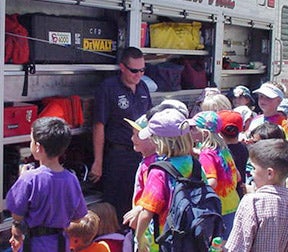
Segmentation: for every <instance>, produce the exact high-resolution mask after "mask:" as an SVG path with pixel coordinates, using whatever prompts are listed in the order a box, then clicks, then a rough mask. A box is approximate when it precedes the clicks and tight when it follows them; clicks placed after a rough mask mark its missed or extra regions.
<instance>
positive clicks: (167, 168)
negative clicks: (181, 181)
mask: <svg viewBox="0 0 288 252" xmlns="http://www.w3.org/2000/svg"><path fill="white" fill-rule="evenodd" d="M159 167H160V169H162V170H164V171H166V172H168V173H169V174H170V175H171V176H172V177H173V178H175V179H178V178H181V177H183V176H182V174H181V173H180V172H179V171H178V170H177V169H176V168H175V167H174V165H172V164H171V163H170V162H168V161H164V160H162V161H156V162H154V163H152V164H150V166H149V170H148V173H149V172H150V170H151V169H153V168H156V169H159Z"/></svg>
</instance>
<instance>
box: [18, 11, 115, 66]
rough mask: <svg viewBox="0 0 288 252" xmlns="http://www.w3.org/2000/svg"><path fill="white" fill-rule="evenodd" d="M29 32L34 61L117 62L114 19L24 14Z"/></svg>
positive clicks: (23, 22) (22, 20)
mask: <svg viewBox="0 0 288 252" xmlns="http://www.w3.org/2000/svg"><path fill="white" fill-rule="evenodd" d="M20 22H21V24H23V25H24V26H25V27H26V28H27V30H28V32H29V45H30V61H31V62H34V63H80V64H81V63H90V64H97V63H100V64H113V63H116V53H117V38H118V27H117V25H116V24H115V23H114V22H111V21H105V20H98V19H91V18H86V17H74V16H73V17H72V16H56V15H46V14H41V13H34V14H25V15H21V17H20Z"/></svg>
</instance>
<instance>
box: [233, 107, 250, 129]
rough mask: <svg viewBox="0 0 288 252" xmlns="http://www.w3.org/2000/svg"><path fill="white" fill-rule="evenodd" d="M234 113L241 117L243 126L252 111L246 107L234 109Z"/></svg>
mask: <svg viewBox="0 0 288 252" xmlns="http://www.w3.org/2000/svg"><path fill="white" fill-rule="evenodd" d="M234 111H235V112H238V113H240V114H241V115H242V119H243V125H244V124H245V122H246V121H247V120H248V119H249V118H250V117H251V116H252V115H253V111H252V110H251V109H250V108H249V107H248V106H246V105H242V106H238V107H236V108H234Z"/></svg>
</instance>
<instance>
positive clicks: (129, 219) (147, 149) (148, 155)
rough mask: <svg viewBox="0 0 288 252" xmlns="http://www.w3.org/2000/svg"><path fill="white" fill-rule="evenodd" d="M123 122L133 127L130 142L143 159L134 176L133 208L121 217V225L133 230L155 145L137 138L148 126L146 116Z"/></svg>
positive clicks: (155, 157)
mask: <svg viewBox="0 0 288 252" xmlns="http://www.w3.org/2000/svg"><path fill="white" fill-rule="evenodd" d="M124 120H126V121H127V122H128V123H129V124H130V125H131V126H132V127H133V135H132V142H133V145H134V150H135V151H137V152H140V153H141V154H142V157H143V159H142V161H141V163H140V164H139V167H138V170H137V172H136V176H135V185H134V195H133V208H132V209H131V210H130V211H129V212H127V213H126V214H125V215H124V217H123V223H124V224H127V223H129V226H130V227H131V228H133V229H135V228H136V223H137V217H138V214H139V213H140V211H141V210H142V207H141V206H139V205H138V201H139V199H140V198H141V196H142V193H143V190H144V187H145V182H146V180H147V175H148V174H147V172H148V168H149V165H150V164H151V163H153V162H155V161H156V159H157V154H156V145H155V144H154V143H153V142H152V140H151V139H149V138H147V139H144V140H141V139H140V138H139V136H138V133H139V131H140V130H142V129H143V128H145V127H146V126H147V125H148V121H147V119H146V115H143V116H141V117H140V118H138V119H137V120H136V121H135V122H134V121H131V120H129V119H126V118H125V119H124Z"/></svg>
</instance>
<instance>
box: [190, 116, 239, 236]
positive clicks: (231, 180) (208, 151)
mask: <svg viewBox="0 0 288 252" xmlns="http://www.w3.org/2000/svg"><path fill="white" fill-rule="evenodd" d="M188 121H189V124H190V126H192V128H191V131H195V130H198V131H200V132H201V133H202V136H203V142H202V145H201V148H200V154H199V161H200V163H201V165H202V167H203V169H204V171H205V174H206V176H207V179H208V184H209V185H210V186H211V187H212V188H213V189H214V190H215V192H216V193H217V195H218V196H219V197H220V200H221V203H222V215H223V221H224V224H225V226H226V229H225V232H224V236H223V238H224V240H227V238H228V235H229V233H230V231H231V228H232V224H233V219H234V215H235V212H236V209H237V207H238V204H239V196H238V193H237V191H236V186H237V181H238V176H237V168H236V166H235V162H234V160H233V157H232V155H231V153H230V151H229V149H228V147H227V145H226V144H225V142H224V140H223V139H222V138H221V137H220V136H219V135H218V133H219V132H220V129H221V125H222V122H221V119H220V118H219V116H218V115H217V113H216V112H213V111H202V112H199V113H198V114H196V115H195V116H194V117H193V118H192V119H188Z"/></svg>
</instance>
